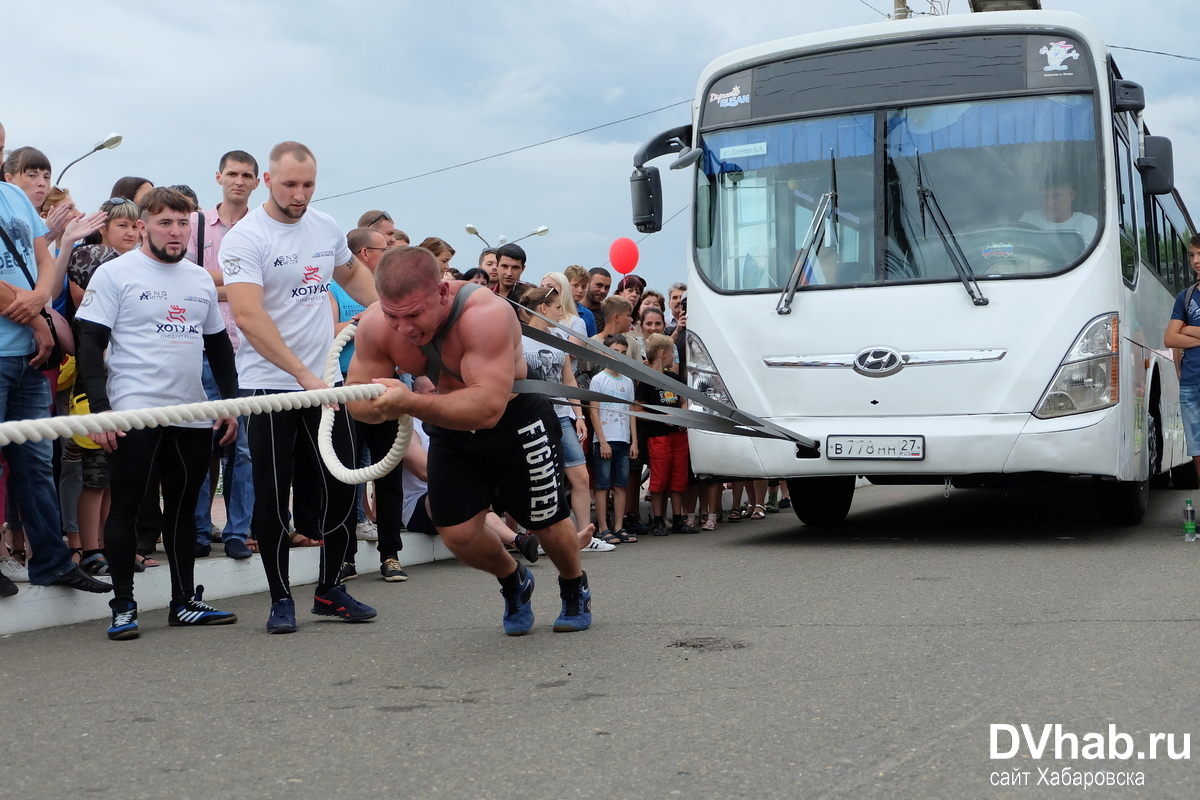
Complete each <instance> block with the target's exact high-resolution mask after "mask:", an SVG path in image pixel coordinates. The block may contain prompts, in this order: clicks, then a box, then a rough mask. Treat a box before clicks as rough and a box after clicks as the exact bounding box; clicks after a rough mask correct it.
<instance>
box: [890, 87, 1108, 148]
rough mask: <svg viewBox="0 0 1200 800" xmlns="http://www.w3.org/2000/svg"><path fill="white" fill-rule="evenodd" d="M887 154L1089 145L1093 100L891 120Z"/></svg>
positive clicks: (908, 114)
mask: <svg viewBox="0 0 1200 800" xmlns="http://www.w3.org/2000/svg"><path fill="white" fill-rule="evenodd" d="M887 137H888V151H889V152H891V153H893V154H894V155H896V154H898V155H902V156H911V155H913V154H914V153H915V152H916V151H918V150H919V151H920V152H922V153H935V152H937V151H939V150H955V149H962V148H973V147H995V146H997V145H1005V144H1032V143H1035V142H1090V141H1092V140H1094V139H1095V138H1096V117H1095V114H1094V112H1093V109H1092V98H1091V97H1086V96H1078V95H1063V96H1055V97H1034V98H1027V99H1021V100H1005V101H1001V102H988V103H956V104H955V105H949V106H929V107H925V108H910V109H901V110H899V111H894V112H892V113H891V114H889V115H888V122H887Z"/></svg>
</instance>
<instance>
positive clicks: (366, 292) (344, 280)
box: [333, 256, 379, 306]
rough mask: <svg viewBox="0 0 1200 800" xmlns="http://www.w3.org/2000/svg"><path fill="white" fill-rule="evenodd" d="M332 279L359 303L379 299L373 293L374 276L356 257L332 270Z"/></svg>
mask: <svg viewBox="0 0 1200 800" xmlns="http://www.w3.org/2000/svg"><path fill="white" fill-rule="evenodd" d="M333 279H334V280H335V281H337V283H338V285H339V286H341V287H342V288H343V289H345V290H346V294H348V295H350V296H351V297H353V298H354V299H355V300H357V301H358V302H359V304H360V305H364V306H369V305H371V304H372V303H374V302H376V301H377V300H379V295H377V294H376V293H375V277H374V276H373V275H372V274H371V270H369V269H367V268H366V267H364V266H363V264H362V262H361V261H359V260H358V259H357V258H356V257H353V256H351V258H350V260H349V261H348V262H346V263H345V264H342V265H341V266H340V267H337V268H335V269H334V270H333Z"/></svg>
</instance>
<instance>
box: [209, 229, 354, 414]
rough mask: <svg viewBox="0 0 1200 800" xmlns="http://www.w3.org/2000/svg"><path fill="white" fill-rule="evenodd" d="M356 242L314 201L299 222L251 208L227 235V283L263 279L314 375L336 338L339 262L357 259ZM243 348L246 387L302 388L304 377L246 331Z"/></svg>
mask: <svg viewBox="0 0 1200 800" xmlns="http://www.w3.org/2000/svg"><path fill="white" fill-rule="evenodd" d="M350 258H351V255H350V248H349V247H347V246H346V237H345V235H344V234H343V233H342V231H341V228H339V227H338V224H337V222H335V221H334V219H333V217H331V216H329V215H328V214H325V213H323V212H321V211H316V210H314V209H311V208H310V209H309V210H308V211H307V212H305V214H304V216H303V217H301V218H300V221H299V222H296V223H294V224H287V223H283V222H277V221H275V220H273V219H271V217H269V216H268V215H267V212H266V209H264V208H263V207H262V206H259V207H258V208H256V209H254V210H252V211H251V212H250V213H248V214H246V216H245V217H243V218H242V220H241V222H239V223H238V224H237V225H236V226H234V227H233V228H232V229H231V230H230V231H229V232H228V233H227V234H225V238H224V239H223V240H222V241H221V254H220V259H221V269H222V271H223V272H224V273H225V284H226V285H230V284H234V283H256V284H258V285H259V286H261V287H262V288H263V309H264V310H265V311H266V312H267V314H268V315H270V317H271V319H272V320H273V321H274V323H275V327H277V328H278V329H279V335H280V336H282V337H283V343H284V344H286V345H287V346H288V347H289V348H290V349H291V351H292V352H293V353H295V354H296V357H297V358H299V359H300V360H301V361H303V362H304V365H305V366H306V367H308V368H309V369H310V370H311V371H312V373H313V374H314V375H316V376H317V377H322V376H323V375H324V372H325V355H326V354H327V353H328V352H329V346H330V345H331V344H333V314H332V313H330V310H329V284H330V282H331V281H332V280H333V270H334V267H337V266H340V265H342V264H347V263H349V261H350ZM242 338H243V342H242V346H241V347H239V348H238V352H237V368H238V384H239V386H240V387H241V388H243V389H280V390H284V391H295V390H297V389H300V388H301V387H300V384H299V383H298V382H297V381H296V379H295V378H293V377H292V376H291V375H289V374H288V373H287V372H285V371H284V370H282V369H280V368H279V367H277V366H275V365H274V364H272V363H271V362H270V361H268V360H267V359H266V357H264V356H262V355H260V354H259V352H258V351H257V350H255V349H254V345H252V344H251V343H250V341H249V340H248V339H246V337H245V336H243V337H242Z"/></svg>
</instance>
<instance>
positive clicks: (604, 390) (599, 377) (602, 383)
mask: <svg viewBox="0 0 1200 800" xmlns="http://www.w3.org/2000/svg"><path fill="white" fill-rule="evenodd" d="M591 388H592V391H593V392H600V393H601V394H606V395H609V396H610V397H620V398H622V399H623V400H626V401H627V402H624V403H617V402H605V403H600V408H599V417H600V427H601V428H603V429H604V441H606V442H609V443H612V442H628V441H629V415H628V414H623V413H621V412H622V411H628V410H629V409H630V403H632V402H633V379H632V378H626V377H625V376H620V377H615V378H614V377H613V376H612V374H611V373H609V372H608V370H600V371H599V372H597V373H596V375H595V377H593V378H592V384H591ZM599 441H600V439H599V437H597V436H596V435H595V434H592V442H593V443H597V442H599Z"/></svg>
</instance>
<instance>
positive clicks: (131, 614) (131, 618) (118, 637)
mask: <svg viewBox="0 0 1200 800" xmlns="http://www.w3.org/2000/svg"><path fill="white" fill-rule="evenodd" d="M108 607H109V608H111V609H112V624H111V625H109V626H108V638H109V639H112V640H113V641H124V640H126V639H136V638H138V637H139V636H141V633H140V632H139V631H138V624H137V603H135V602H133V601H132V600H122V599H119V598H113V599H112V600H110V601H109V602H108Z"/></svg>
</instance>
